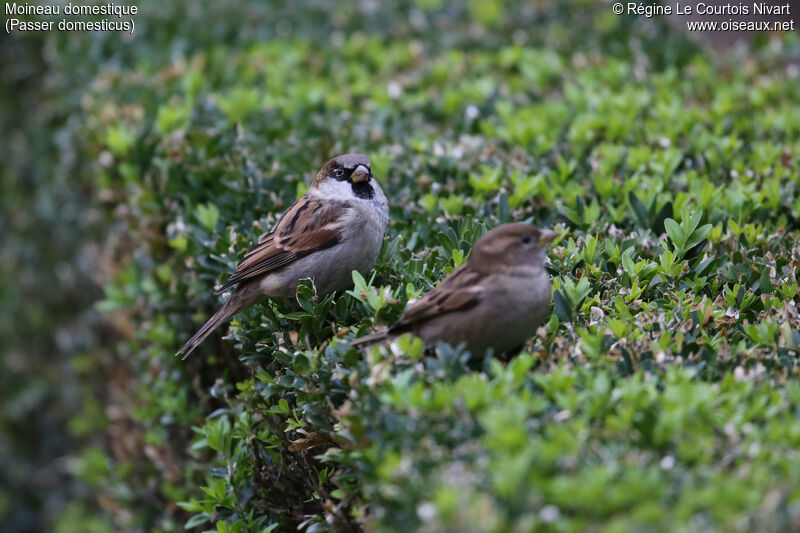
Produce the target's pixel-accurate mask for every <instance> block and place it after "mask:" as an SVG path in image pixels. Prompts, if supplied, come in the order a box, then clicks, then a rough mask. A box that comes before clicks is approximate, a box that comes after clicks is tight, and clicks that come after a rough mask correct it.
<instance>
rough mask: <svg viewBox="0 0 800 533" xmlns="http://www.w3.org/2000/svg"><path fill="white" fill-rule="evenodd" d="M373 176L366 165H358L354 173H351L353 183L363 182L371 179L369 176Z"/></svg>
mask: <svg viewBox="0 0 800 533" xmlns="http://www.w3.org/2000/svg"><path fill="white" fill-rule="evenodd" d="M371 176H372V174H371V173H370V171H369V169H368V168H367V167H365V166H364V165H358V166H357V167H356V169H355V170H354V171H353V173H352V174H351V175H350V179H351V180H352V182H353V183H361V182H364V181H369V178H370V177H371Z"/></svg>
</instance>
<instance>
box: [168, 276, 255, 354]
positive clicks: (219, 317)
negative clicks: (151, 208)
mask: <svg viewBox="0 0 800 533" xmlns="http://www.w3.org/2000/svg"><path fill="white" fill-rule="evenodd" d="M259 299H260V294H259V292H258V288H257V286H256V285H254V284H250V285H244V286H242V285H240V286H239V287H237V288H236V290H235V291H233V294H231V295H230V297H229V298H228V301H226V302H225V305H223V306H222V307H221V308H220V309H219V311H217V312H216V313H214V315H213V316H212V317H211V318H209V319H208V322H206V323H205V324H204V325H203V327H202V328H200V330H199V331H198V332H197V333H195V334H194V335H192V338H191V339H189V340H188V341H186V344H184V345H183V347H182V348H181V349H180V350H178V352H177V353H176V354H175V355H179V356H182V357H181V359H186V358H187V357H189V354H191V353H192V351H193V350H194V349H195V348H196V347H197V346H198V345H199V344H200V343H201V342H203V341H204V340H205V339H206V337H208V336H209V335H211V333H212V332H213V331H214V330H215V329H217V328H218V327H219V326H220V324H222V323H223V322H225V321H226V320H228V319H229V318H230V317H232V316H233V315H235V314H236V313H238V312H239V311H241V310H242V309H244V308H245V307H248V306H250V305H253V304H254V303H255V302H256V301H257V300H259Z"/></svg>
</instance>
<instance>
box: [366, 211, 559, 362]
mask: <svg viewBox="0 0 800 533" xmlns="http://www.w3.org/2000/svg"><path fill="white" fill-rule="evenodd" d="M556 235H557V234H556V233H555V232H554V231H551V230H547V229H537V228H535V227H534V226H531V225H529V224H523V223H517V224H503V225H502V226H498V227H496V228H494V229H493V230H491V231H489V232H488V233H486V235H484V236H483V237H481V238H480V239H478V242H476V243H475V247H474V248H473V250H472V254H471V255H470V257H469V259H468V260H467V261H466V262H465V263H464V264H463V265H461V266H460V267H458V268H457V269H456V270H454V271H453V272H452V273H451V274H450V275H449V276H447V277H446V278H445V279H444V281H442V282H441V283H440V284H439V285H437V286H436V287H435V288H434V289H433V290H432V291H430V292H429V293H427V294H426V295H424V296H423V297H422V298H421V299H420V300H419V301H417V302H415V303H414V304H412V305H411V306H410V307H409V308H408V309H407V310H406V312H405V313H403V316H401V317H400V319H399V320H398V321H397V323H395V324H394V325H393V326H392V327H390V328H389V329H388V330H386V331H383V332H379V333H374V334H372V335H367V336H365V337H361V338H359V339H356V340H355V341H353V342H352V345H354V346H356V345H360V344H367V343H373V342H380V341H384V340H388V339H391V338H394V337H397V336H399V335H402V334H403V333H407V332H409V333H412V334H413V335H415V336H417V337H420V338H422V340H423V341H424V342H425V344H428V345H432V344H436V343H438V342H441V341H443V342H446V343H448V344H451V345H453V346H456V345H458V344H459V343H461V342H466V344H467V349H468V350H469V351H470V353H471V354H472V355H473V356H474V357H480V356H482V355H484V354H485V353H486V351H487V350H488V349H489V348H493V349H494V353H495V354H498V355H499V354H504V353H513V352H514V351H518V350H519V349H521V348H522V344H523V343H524V342H525V341H526V340H527V339H528V338H530V337H531V336H533V334H534V333H535V332H536V328H537V327H538V326H539V324H541V322H542V319H543V318H544V315H545V313H546V312H547V309H548V307H549V306H550V278H549V277H548V276H547V272H545V270H544V258H545V246H546V245H547V243H549V242H550V241H552V240H553V239H554V238H555V237H556Z"/></svg>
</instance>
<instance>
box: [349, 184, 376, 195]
mask: <svg viewBox="0 0 800 533" xmlns="http://www.w3.org/2000/svg"><path fill="white" fill-rule="evenodd" d="M353 194H355V195H356V197H357V198H361V199H362V200H372V198H373V197H374V196H375V189H373V188H372V185H370V184H369V182H368V181H360V182H357V183H353Z"/></svg>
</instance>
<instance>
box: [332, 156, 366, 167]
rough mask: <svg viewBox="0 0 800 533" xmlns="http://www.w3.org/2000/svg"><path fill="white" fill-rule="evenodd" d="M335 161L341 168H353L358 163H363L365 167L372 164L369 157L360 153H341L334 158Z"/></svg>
mask: <svg viewBox="0 0 800 533" xmlns="http://www.w3.org/2000/svg"><path fill="white" fill-rule="evenodd" d="M336 162H337V163H338V164H339V165H341V166H342V167H343V168H349V169H354V168H356V167H357V166H358V165H364V166H365V167H367V168H370V167H371V166H372V163H371V162H370V160H369V157H367V156H365V155H362V154H343V155H340V156H339V157H337V158H336Z"/></svg>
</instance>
